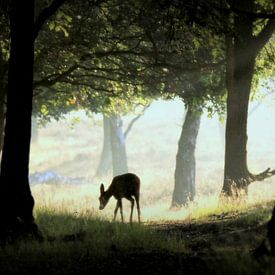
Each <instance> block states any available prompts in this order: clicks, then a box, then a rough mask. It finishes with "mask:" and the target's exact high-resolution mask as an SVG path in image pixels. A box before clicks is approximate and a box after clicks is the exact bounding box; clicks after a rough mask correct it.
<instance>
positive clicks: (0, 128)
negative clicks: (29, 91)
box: [0, 52, 7, 152]
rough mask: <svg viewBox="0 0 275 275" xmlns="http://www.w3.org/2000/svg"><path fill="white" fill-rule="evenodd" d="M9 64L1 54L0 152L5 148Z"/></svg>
mask: <svg viewBox="0 0 275 275" xmlns="http://www.w3.org/2000/svg"><path fill="white" fill-rule="evenodd" d="M6 67H7V63H6V61H5V60H4V58H3V56H2V54H1V52H0V152H1V151H2V148H3V140H4V125H5V97H6V93H7V83H6V80H5V79H6V73H7V68H6Z"/></svg>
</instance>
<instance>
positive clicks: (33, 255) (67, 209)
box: [0, 102, 275, 274]
mask: <svg viewBox="0 0 275 275" xmlns="http://www.w3.org/2000/svg"><path fill="white" fill-rule="evenodd" d="M158 104H159V103H156V104H152V107H150V109H148V110H147V111H146V113H145V115H144V116H143V117H141V118H140V119H139V120H138V122H137V123H136V124H135V125H134V127H133V129H132V131H131V132H130V134H129V136H128V137H127V155H128V163H129V171H131V172H134V173H136V174H138V175H139V176H140V178H141V211H142V221H143V224H142V225H138V224H134V226H132V227H131V226H129V224H127V223H126V224H121V223H120V222H117V223H113V222H111V220H112V217H113V210H114V208H115V200H114V199H111V200H110V202H109V204H108V206H107V207H106V209H104V211H99V210H98V206H99V203H98V196H99V185H100V183H101V182H104V183H105V184H106V185H108V183H109V182H110V181H111V179H112V175H111V173H109V174H106V175H105V176H104V177H102V178H93V176H94V173H95V170H96V167H97V163H98V161H99V158H100V153H101V149H102V140H103V137H102V124H101V118H99V117H95V118H94V119H93V120H92V119H90V118H87V117H85V116H84V117H82V119H81V121H80V123H78V124H76V125H75V126H74V127H70V122H68V121H59V122H54V123H50V124H49V125H47V127H46V128H43V129H39V134H38V141H37V142H35V143H33V144H32V147H31V162H30V171H31V173H33V172H44V171H54V172H56V173H58V174H59V175H62V176H66V177H81V178H82V179H83V181H84V182H86V184H81V185H65V184H58V183H57V184H42V185H37V186H33V187H32V193H33V196H34V198H35V202H36V207H35V217H36V221H37V223H38V225H39V227H40V228H41V230H42V232H43V233H44V235H45V236H47V237H48V240H47V241H45V242H43V243H36V242H31V241H28V242H21V243H18V244H16V245H15V246H7V247H5V248H0V273H6V274H7V273H10V274H43V273H44V274H91V273H92V274H122V273H123V272H125V271H127V272H128V273H130V274H141V273H144V274H206V273H208V274H275V264H274V261H273V259H269V258H266V259H265V258H263V259H261V261H260V262H257V261H256V260H255V259H253V258H252V257H251V250H252V249H254V248H255V247H257V246H258V244H260V242H261V241H262V240H263V238H264V237H265V233H266V222H267V221H268V219H269V218H270V214H271V208H272V206H273V203H272V200H274V196H275V188H274V179H273V178H270V179H268V180H266V181H264V182H261V183H255V184H252V185H251V187H250V188H249V197H248V200H247V202H246V203H242V204H220V203H219V199H218V195H219V192H220V189H221V183H222V178H223V151H224V149H223V148H222V142H221V140H220V135H219V131H218V124H217V120H216V121H215V120H207V119H206V118H203V120H202V124H201V129H200V133H199V136H198V146H197V150H196V160H197V173H196V191H197V195H196V199H195V201H194V202H193V203H191V204H190V206H189V207H188V208H182V209H178V210H170V205H171V194H172V191H173V187H174V168H175V156H176V152H177V143H178V138H179V136H180V131H181V124H182V115H183V112H184V110H183V105H182V104H181V103H179V104H177V105H176V106H175V105H173V103H168V105H169V104H170V105H171V106H170V107H169V108H168V109H166V107H165V106H164V105H165V104H166V103H163V102H161V106H159V105H158ZM160 107H161V108H160ZM132 117H133V116H132ZM132 117H130V116H127V117H126V118H125V119H124V125H125V126H126V125H127V123H128V122H129V121H130V119H131V118H132ZM271 117H272V116H271ZM253 123H254V122H253ZM253 123H250V128H249V129H248V130H249V140H248V142H249V144H248V153H249V155H248V159H249V167H250V168H251V169H252V172H254V171H255V172H259V171H262V170H265V169H266V168H267V167H269V166H271V167H272V163H275V155H274V154H271V153H270V148H272V146H273V140H272V138H273V137H272V135H271V134H270V135H267V136H266V137H265V138H264V140H265V142H263V139H262V138H259V137H258V133H259V132H261V133H265V132H268V131H269V128H270V127H269V128H268V129H262V128H261V127H262V126H264V125H263V123H258V124H257V125H256V126H257V127H256V126H255V127H254V126H253ZM251 126H252V127H251ZM253 127H254V128H255V129H256V130H257V131H255V130H253V129H254V128H253ZM125 128H126V127H125ZM268 133H269V132H268ZM61 148H62V150H61ZM266 201H270V203H266ZM129 208H130V207H129V203H128V202H126V201H125V202H124V212H125V213H124V216H125V220H128V218H129ZM134 218H135V219H136V212H134ZM129 270H130V271H129Z"/></svg>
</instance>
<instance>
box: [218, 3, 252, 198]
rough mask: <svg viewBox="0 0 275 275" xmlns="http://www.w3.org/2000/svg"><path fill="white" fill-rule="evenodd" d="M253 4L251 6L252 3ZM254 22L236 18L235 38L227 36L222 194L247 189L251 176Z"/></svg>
mask: <svg viewBox="0 0 275 275" xmlns="http://www.w3.org/2000/svg"><path fill="white" fill-rule="evenodd" d="M244 2H247V3H241V4H240V7H239V8H243V7H242V5H243V4H247V5H248V6H247V7H244V8H246V9H248V10H250V9H252V7H251V5H252V4H253V3H252V2H253V1H250V0H249V1H244ZM249 4H250V6H249ZM252 32H253V21H251V19H249V18H246V17H244V18H243V17H240V16H238V17H236V18H235V20H234V35H235V37H234V38H233V37H231V36H230V35H228V36H227V39H226V46H227V57H226V58H227V68H226V85H227V90H228V94H227V119H226V135H225V139H226V144H225V169H224V184H223V188H222V193H223V194H224V195H227V196H234V195H238V193H239V191H241V190H242V189H244V190H245V191H246V189H247V184H246V182H245V179H247V178H248V177H249V176H250V173H249V170H248V167H247V151H246V148H247V113H248V103H249V95H250V90H251V82H252V78H253V73H254V65H255V59H256V53H255V51H253V49H252V48H251V47H250V43H251V39H252Z"/></svg>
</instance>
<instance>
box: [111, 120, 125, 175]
mask: <svg viewBox="0 0 275 275" xmlns="http://www.w3.org/2000/svg"><path fill="white" fill-rule="evenodd" d="M110 122H111V123H110V129H111V149H112V162H113V176H117V175H121V174H124V173H127V172H128V164H127V156H126V146H125V136H124V133H123V122H122V119H121V117H120V116H119V115H112V116H111V117H110Z"/></svg>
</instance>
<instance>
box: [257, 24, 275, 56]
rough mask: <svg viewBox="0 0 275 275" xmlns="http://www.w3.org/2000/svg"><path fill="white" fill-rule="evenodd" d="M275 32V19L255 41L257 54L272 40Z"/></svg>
mask: <svg viewBox="0 0 275 275" xmlns="http://www.w3.org/2000/svg"><path fill="white" fill-rule="evenodd" d="M274 30H275V19H270V20H269V21H268V22H267V24H266V25H265V27H264V28H263V29H262V31H261V32H260V33H259V34H258V36H256V37H255V38H254V39H253V45H254V49H255V52H256V53H258V52H259V51H260V50H261V49H262V48H263V47H264V46H265V44H266V43H267V42H268V40H269V39H270V38H271V36H272V34H273V32H274Z"/></svg>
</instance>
